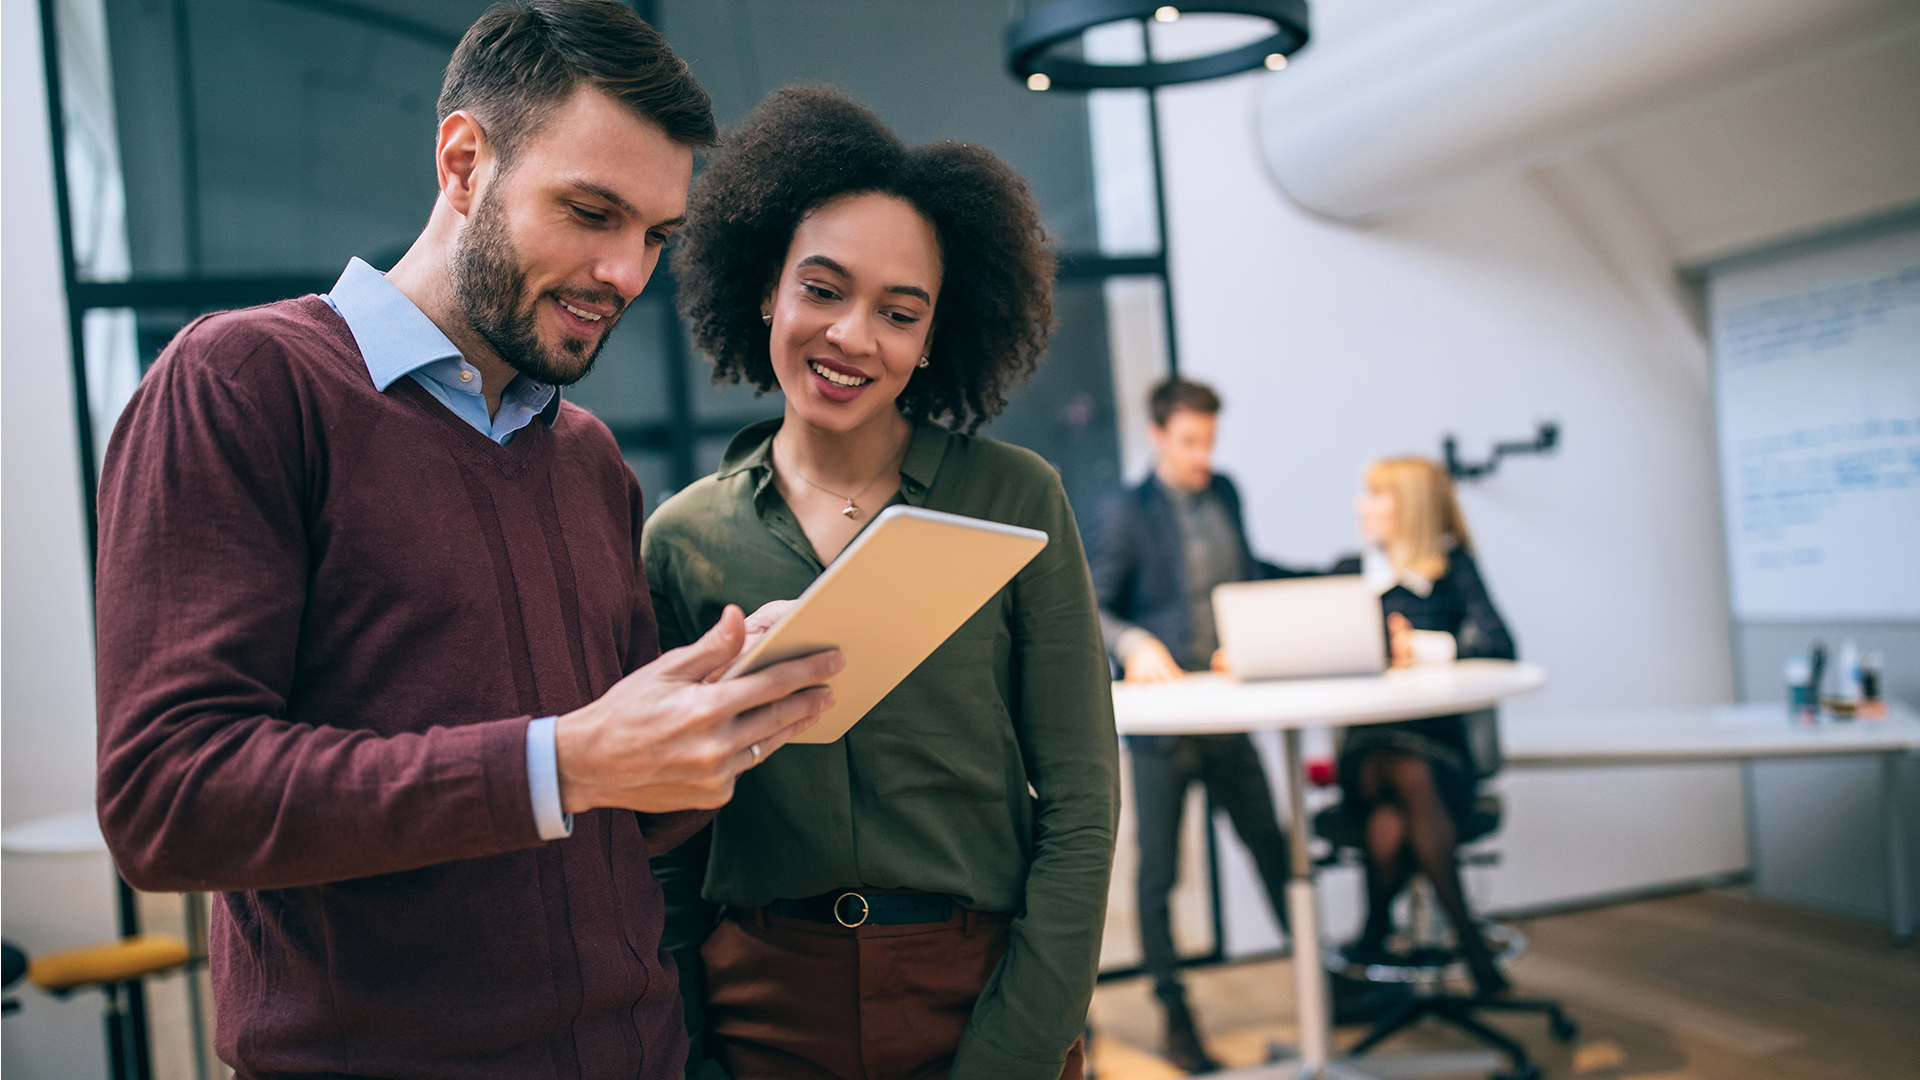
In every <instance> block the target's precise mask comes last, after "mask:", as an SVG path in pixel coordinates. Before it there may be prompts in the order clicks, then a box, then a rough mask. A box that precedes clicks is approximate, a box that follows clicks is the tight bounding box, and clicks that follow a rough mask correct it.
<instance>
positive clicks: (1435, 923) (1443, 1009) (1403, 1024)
mask: <svg viewBox="0 0 1920 1080" xmlns="http://www.w3.org/2000/svg"><path fill="white" fill-rule="evenodd" d="M1467 735H1468V740H1469V746H1470V749H1471V750H1472V752H1473V760H1474V764H1475V766H1476V769H1477V771H1478V774H1479V777H1478V778H1479V779H1485V778H1486V777H1488V776H1491V775H1493V774H1494V773H1496V772H1498V771H1499V770H1500V762H1501V757H1500V727H1499V719H1498V716H1497V715H1496V714H1495V712H1494V711H1493V710H1492V709H1485V710H1482V711H1480V712H1477V713H1472V714H1469V715H1468V717H1467ZM1500 817H1501V805H1500V798H1499V796H1497V795H1490V794H1482V795H1480V796H1479V797H1478V798H1476V799H1475V800H1474V806H1473V810H1472V812H1471V813H1469V814H1468V815H1467V819H1466V820H1465V821H1463V822H1461V823H1460V830H1459V840H1458V843H1459V844H1460V845H1461V846H1462V847H1464V846H1465V845H1467V844H1470V843H1472V842H1474V841H1476V840H1480V839H1483V838H1485V837H1487V836H1489V835H1491V834H1492V833H1493V832H1494V831H1495V830H1497V829H1498V828H1499V827H1500ZM1313 830H1314V833H1315V835H1317V836H1319V837H1320V838H1321V839H1323V840H1326V841H1327V842H1328V843H1330V844H1332V845H1333V849H1332V851H1331V852H1330V853H1329V854H1328V855H1327V857H1326V858H1325V859H1323V860H1322V862H1323V863H1339V862H1345V861H1349V860H1351V861H1359V862H1364V860H1365V858H1366V823H1365V822H1364V821H1363V820H1361V819H1360V818H1359V817H1358V816H1356V815H1354V814H1351V813H1348V812H1347V808H1346V806H1345V805H1344V804H1336V805H1334V806H1330V807H1328V808H1326V809H1324V810H1322V811H1320V812H1319V813H1318V814H1316V815H1314V819H1313ZM1499 858H1500V857H1499V854H1498V853H1497V852H1492V851H1476V852H1462V853H1461V854H1460V857H1459V862H1460V865H1461V866H1463V867H1465V866H1489V865H1493V864H1494V863H1497V862H1499ZM1429 889H1430V886H1429V885H1428V883H1427V881H1426V880H1425V878H1416V879H1415V881H1414V883H1413V885H1412V887H1411V889H1410V891H1411V894H1412V895H1411V897H1410V901H1411V912H1412V919H1411V922H1412V923H1413V926H1412V927H1411V933H1410V934H1409V935H1408V937H1409V944H1408V946H1407V947H1406V948H1404V949H1401V950H1399V951H1398V954H1397V959H1398V960H1399V962H1398V963H1394V964H1356V963H1353V962H1351V961H1349V960H1348V959H1347V958H1346V956H1345V955H1344V954H1342V953H1341V952H1340V950H1339V948H1338V947H1333V946H1329V947H1328V948H1327V949H1326V964H1327V967H1328V968H1329V970H1332V971H1336V972H1340V973H1341V974H1344V975H1346V976H1348V977H1350V978H1356V979H1365V980H1368V981H1372V982H1386V983H1403V984H1408V985H1411V986H1412V987H1413V988H1414V993H1413V994H1412V995H1411V996H1410V997H1408V998H1407V999H1406V1000H1405V1001H1403V1002H1401V1003H1400V1004H1398V1005H1396V1006H1394V1007H1393V1008H1391V1009H1390V1010H1389V1011H1387V1012H1386V1013H1385V1014H1384V1015H1383V1016H1381V1017H1380V1019H1379V1020H1377V1021H1375V1023H1374V1025H1373V1028H1372V1030H1370V1031H1368V1032H1367V1035H1366V1037H1365V1038H1363V1039H1361V1040H1360V1041H1359V1042H1358V1043H1356V1044H1354V1046H1353V1048H1352V1049H1351V1050H1349V1051H1348V1056H1350V1057H1359V1056H1361V1055H1362V1054H1365V1053H1366V1052H1367V1051H1369V1050H1371V1049H1373V1048H1374V1047H1375V1046H1378V1045H1379V1044H1380V1043H1382V1042H1384V1041H1385V1040H1386V1039H1388V1038H1390V1037H1392V1036H1393V1035H1395V1034H1398V1033H1399V1032H1401V1031H1403V1030H1405V1029H1407V1028H1409V1027H1412V1026H1413V1025H1414V1024H1417V1023H1419V1022H1420V1021H1421V1020H1423V1019H1425V1018H1427V1017H1433V1018H1435V1019H1437V1020H1440V1021H1442V1022H1444V1023H1446V1024H1448V1025H1450V1026H1452V1027H1454V1028H1457V1029H1459V1030H1460V1031H1463V1032H1465V1033H1467V1034H1468V1035H1471V1036H1473V1037H1474V1038H1475V1039H1478V1040H1479V1041H1480V1042H1482V1043H1484V1044H1486V1045H1488V1046H1490V1047H1492V1048H1494V1049H1495V1050H1498V1051H1500V1052H1501V1053H1502V1054H1505V1055H1506V1057H1507V1061H1508V1064H1509V1066H1510V1067H1509V1068H1508V1070H1507V1071H1506V1072H1504V1073H1495V1074H1494V1075H1493V1077H1492V1078H1490V1080H1539V1078H1540V1076H1541V1075H1542V1074H1541V1071H1540V1066H1539V1064H1538V1063H1536V1062H1534V1061H1533V1060H1531V1059H1530V1058H1529V1057H1528V1056H1527V1051H1526V1048H1524V1047H1522V1046H1521V1045H1520V1044H1519V1043H1518V1042H1515V1041H1514V1040H1513V1039H1512V1038H1509V1037H1508V1036H1507V1035H1506V1034H1504V1033H1502V1032H1500V1031H1497V1030H1495V1029H1494V1028H1492V1027H1489V1026H1488V1025H1486V1024H1485V1023H1483V1022H1481V1020H1480V1019H1479V1017H1478V1016H1477V1015H1476V1014H1478V1013H1491V1012H1505V1013H1516V1012H1517V1013H1542V1014H1544V1015H1545V1016H1546V1017H1547V1030H1548V1031H1549V1032H1550V1033H1551V1034H1552V1035H1553V1037H1554V1038H1555V1039H1558V1040H1560V1041H1561V1042H1570V1041H1572V1039H1573V1037H1574V1036H1575V1035H1576V1034H1578V1032H1579V1028H1578V1026H1577V1025H1576V1024H1575V1023H1574V1021H1573V1019H1572V1018H1571V1017H1569V1016H1567V1014H1566V1010H1565V1009H1564V1008H1562V1006H1561V1004H1560V1003H1559V1002H1557V1001H1551V1000H1546V999H1539V998H1518V997H1500V998H1492V999H1482V998H1478V997H1474V996H1471V995H1466V994H1455V993H1450V992H1448V991H1447V989H1446V978H1447V976H1448V975H1449V974H1455V975H1457V974H1461V973H1463V972H1464V971H1465V966H1466V965H1465V961H1464V960H1463V959H1462V958H1461V956H1460V954H1459V951H1458V949H1457V948H1455V947H1454V946H1453V945H1452V944H1451V943H1449V942H1447V941H1446V940H1445V938H1444V937H1443V935H1442V934H1441V933H1440V923H1441V922H1442V921H1443V920H1442V919H1440V918H1439V917H1438V916H1437V915H1436V913H1435V912H1434V910H1433V908H1434V904H1433V901H1432V896H1431V895H1430V893H1429ZM1480 932H1481V934H1482V936H1484V937H1485V938H1486V939H1487V940H1488V942H1489V943H1490V944H1492V945H1493V946H1494V947H1495V950H1496V951H1495V954H1494V963H1495V964H1497V965H1499V966H1500V967H1502V968H1506V967H1510V966H1512V964H1513V962H1514V961H1516V960H1518V959H1519V958H1520V956H1521V954H1522V953H1524V952H1525V951H1526V946H1527V939H1526V936H1525V935H1524V934H1522V933H1521V932H1520V931H1519V930H1517V929H1515V928H1513V927H1510V926H1502V925H1499V924H1496V923H1483V924H1481V927H1480Z"/></svg>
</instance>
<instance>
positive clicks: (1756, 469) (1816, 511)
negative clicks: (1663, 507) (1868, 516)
mask: <svg viewBox="0 0 1920 1080" xmlns="http://www.w3.org/2000/svg"><path fill="white" fill-rule="evenodd" d="M1735 455H1736V460H1737V462H1738V476H1737V478H1736V492H1737V494H1736V504H1735V505H1736V507H1737V513H1738V515H1739V520H1738V521H1737V522H1736V524H1735V527H1736V528H1737V529H1738V531H1739V532H1740V534H1741V537H1740V539H1741V541H1742V543H1741V544H1740V545H1739V547H1740V548H1741V549H1743V550H1744V551H1745V553H1746V555H1747V557H1748V558H1749V559H1750V560H1751V564H1752V567H1753V569H1756V570H1774V569H1779V568H1781V567H1788V566H1818V565H1819V564H1820V563H1822V562H1823V561H1825V555H1826V552H1825V548H1824V546H1823V545H1821V544H1819V543H1811V544H1808V543H1801V544H1798V545H1794V544H1793V543H1792V539H1793V537H1794V536H1795V535H1796V533H1795V532H1794V527H1795V526H1819V525H1821V524H1822V523H1823V522H1824V521H1825V519H1826V517H1827V516H1828V514H1829V513H1831V512H1833V511H1835V510H1836V509H1839V508H1841V507H1842V506H1843V504H1844V503H1845V501H1847V500H1850V499H1856V498H1861V497H1870V496H1872V495H1873V494H1874V493H1876V492H1885V491H1891V490H1895V489H1904V488H1915V489H1920V417H1913V418H1910V419H1909V418H1898V419H1890V420H1864V421H1859V422H1855V423H1845V424H1828V425H1826V426H1824V427H1816V428H1799V429H1796V430H1793V431H1787V432H1781V433H1778V434H1774V435H1768V436H1765V437H1761V438H1746V439H1741V440H1739V441H1738V443H1737V444H1736V446H1735ZM1797 535H1799V536H1801V537H1804V536H1806V535H1809V534H1807V533H1804V532H1802V533H1798V534H1797ZM1812 535H1818V531H1817V530H1816V531H1815V532H1814V533H1813V534H1812Z"/></svg>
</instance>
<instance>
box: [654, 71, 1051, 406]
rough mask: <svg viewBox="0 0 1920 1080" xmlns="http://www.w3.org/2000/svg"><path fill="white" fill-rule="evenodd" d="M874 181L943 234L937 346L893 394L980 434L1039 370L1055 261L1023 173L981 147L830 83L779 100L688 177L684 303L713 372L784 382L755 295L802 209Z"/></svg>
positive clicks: (727, 378) (768, 279)
mask: <svg viewBox="0 0 1920 1080" xmlns="http://www.w3.org/2000/svg"><path fill="white" fill-rule="evenodd" d="M869 192H877V193H883V194H888V195H893V196H896V197H898V198H900V199H903V200H905V201H906V202H907V203H908V204H910V205H911V206H913V208H914V209H915V210H918V211H919V212H920V214H921V215H922V216H923V217H925V218H926V219H927V221H928V222H929V223H930V224H931V225H932V226H933V231H934V234H935V235H936V236H937V237H938V238H939V242H940V262H941V285H940V295H939V297H938V298H937V300H936V302H935V307H934V316H933V332H932V337H931V339H930V342H929V344H930V346H931V347H930V349H929V350H928V355H929V357H930V358H931V360H932V364H931V365H930V366H928V367H926V368H921V369H918V370H916V371H915V372H914V374H913V379H912V381H911V382H909V383H908V384H907V388H906V389H905V390H903V391H901V393H900V397H899V398H898V399H897V400H896V402H895V404H896V405H897V406H898V407H899V409H900V412H901V413H902V414H903V415H905V416H906V417H907V418H908V419H910V420H918V419H923V418H924V419H933V420H941V419H944V420H945V421H946V422H947V423H948V424H949V425H950V426H951V427H952V428H953V429H954V430H956V431H958V430H965V431H969V432H971V431H977V430H979V428H980V425H982V424H984V423H986V422H987V421H989V420H991V419H993V418H994V417H995V416H997V415H999V413H1000V410H1001V408H1003V407H1004V406H1005V405H1006V394H1007V392H1008V391H1010V390H1012V389H1013V388H1014V387H1016V386H1018V385H1019V384H1020V383H1021V382H1023V381H1025V379H1026V377H1027V376H1028V375H1030V374H1032V372H1033V369H1034V366H1035V365H1036V364H1038V363H1039V360H1040V356H1041V354H1042V353H1044V352H1046V349H1047V338H1048V335H1049V334H1050V333H1051V332H1052V329H1053V274H1054V258H1053V255H1052V253H1051V252H1049V251H1048V250H1047V247H1046V232H1045V229H1044V228H1043V227H1042V226H1041V223H1040V208H1039V207H1038V206H1037V205H1036V204H1035V203H1034V200H1033V194H1032V193H1031V192H1030V191H1029V190H1028V189H1027V182H1026V181H1025V180H1023V179H1021V177H1020V175H1019V174H1018V173H1016V172H1014V171H1013V170H1012V169H1010V168H1008V167H1007V165H1006V164H1005V163H1004V162H1002V161H1001V160H1000V159H999V158H997V157H995V156H993V153H992V152H991V151H989V150H987V149H985V148H984V147H980V146H974V145H971V144H968V143H960V142H953V141H950V140H949V141H944V142H937V143H929V144H927V145H925V146H915V147H908V146H907V145H906V144H905V143H903V142H901V141H900V139H899V138H898V137H896V136H895V135H894V134H893V132H891V131H889V130H888V129H887V126H886V125H885V124H884V123H882V122H881V121H880V118H879V117H878V116H875V115H874V114H873V113H872V112H871V111H869V110H868V109H866V108H865V107H863V106H861V105H858V104H855V103H854V102H853V101H851V100H850V99H848V98H847V97H846V96H844V95H843V94H841V93H840V92H839V91H836V90H831V89H827V88H824V87H789V88H787V89H785V90H780V91H777V92H775V93H774V94H772V95H771V96H769V97H768V98H767V99H766V100H765V101H763V102H761V103H760V105H759V106H758V107H757V108H755V109H754V110H753V112H752V113H751V114H749V115H748V116H747V118H746V120H745V121H744V122H743V123H742V124H741V126H740V128H739V129H738V130H737V131H735V132H733V133H732V134H731V135H730V136H728V138H727V140H726V142H725V143H724V145H723V146H722V148H721V150H720V151H719V152H718V153H716V154H715V155H714V157H713V158H712V159H711V160H710V161H709V163H708V165H707V169H706V171H705V172H704V173H702V174H701V175H700V178H699V179H698V180H696V181H695V182H694V185H693V193H692V194H691V196H689V198H688V201H687V224H686V226H685V227H684V228H682V229H681V231H680V238H681V240H680V244H679V247H678V249H677V250H675V251H674V253H673V276H674V280H675V281H676V282H677V283H678V285H679V290H680V314H681V317H682V318H684V319H685V320H686V322H687V326H688V327H689V329H691V331H692V332H693V339H694V341H695V342H696V343H697V344H698V345H699V347H700V349H701V350H702V351H703V352H705V353H706V354H707V356H708V357H709V358H711V359H712V361H713V380H714V381H715V382H717V383H723V382H731V383H738V382H746V383H751V384H752V385H754V386H756V387H758V388H759V389H760V390H762V391H767V390H772V389H774V388H775V387H777V386H778V385H779V383H778V380H776V379H775V377H774V372H773V358H772V356H771V355H770V354H769V352H768V336H767V328H766V326H765V324H763V323H762V322H761V320H760V304H761V301H762V300H763V299H764V298H765V297H766V294H767V292H768V290H769V289H771V288H772V287H773V286H774V285H775V284H776V283H777V282H778V281H779V279H780V270H781V266H782V264H783V263H784V262H785V260H786V256H787V248H788V246H789V245H790V244H791V243H792V242H793V233H794V230H795V229H797V228H798V227H799V225H800V221H801V219H802V218H804V217H805V216H806V215H807V214H808V213H810V212H812V211H813V210H815V209H818V208H819V207H820V206H821V205H822V204H824V203H827V202H829V201H831V200H833V199H835V198H838V197H840V196H843V195H855V194H864V193H869Z"/></svg>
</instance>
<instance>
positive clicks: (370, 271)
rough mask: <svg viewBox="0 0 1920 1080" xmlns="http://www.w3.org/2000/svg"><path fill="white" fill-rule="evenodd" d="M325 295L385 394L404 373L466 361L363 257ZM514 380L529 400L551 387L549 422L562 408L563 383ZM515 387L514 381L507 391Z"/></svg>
mask: <svg viewBox="0 0 1920 1080" xmlns="http://www.w3.org/2000/svg"><path fill="white" fill-rule="evenodd" d="M326 301H327V303H329V304H331V305H332V306H333V310H335V311H337V312H339V313H340V318H341V319H343V320H345V321H346V324H347V329H348V330H350V331H352V332H353V340H354V344H356V345H358V346H359V347H360V357H361V359H363V360H365V361H366V364H367V375H368V377H369V378H371V379H372V380H373V388H374V389H375V390H378V391H380V392H381V393H383V394H384V393H386V392H387V387H389V386H392V385H393V384H394V383H395V382H398V381H399V380H400V378H401V377H402V376H405V375H411V374H413V373H415V372H417V371H420V370H421V369H423V368H427V367H429V366H431V365H433V364H436V363H439V362H440V361H443V360H451V361H453V362H454V363H455V364H459V363H463V362H464V358H463V357H462V356H461V355H460V350H459V348H458V347H456V346H455V345H454V343H453V342H452V341H451V340H449V339H448V337H447V335H446V334H444V333H441V332H440V328H439V327H438V326H435V325H434V324H433V320H432V319H429V318H427V315H426V312H424V311H421V310H420V308H419V307H418V306H416V305H415V304H414V302H413V301H412V300H410V299H408V298H407V294H406V293H403V292H401V291H400V289H399V287H398V286H396V285H395V284H394V283H393V282H391V281H388V280H387V275H385V274H383V273H381V272H380V271H378V270H375V269H374V268H373V267H372V266H371V265H369V264H368V263H367V262H366V261H365V260H363V259H360V258H357V257H356V258H354V259H351V260H349V261H348V263H347V268H346V269H345V270H344V271H342V272H341V274H340V280H338V281H336V282H334V283H333V291H332V292H330V293H328V294H327V296H326ZM514 383H525V384H526V385H525V386H524V387H521V388H520V390H521V396H522V397H524V398H526V399H527V400H529V401H533V400H539V398H540V397H541V396H542V393H543V391H552V393H550V394H548V395H546V397H547V400H545V401H544V402H543V403H542V406H541V409H540V412H539V416H540V419H541V420H543V421H545V422H546V423H547V424H548V425H549V426H551V425H552V423H553V420H554V417H556V416H558V415H559V413H560V394H559V393H558V389H559V388H558V387H554V386H550V385H548V384H546V383H541V382H535V381H534V380H532V379H529V378H527V377H526V376H524V375H522V376H519V377H517V378H516V379H515V380H514ZM513 389H514V387H513V386H512V385H510V386H509V391H510V392H511V391H512V390H513Z"/></svg>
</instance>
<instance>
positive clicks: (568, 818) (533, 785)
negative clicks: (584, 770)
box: [527, 716, 573, 840]
mask: <svg viewBox="0 0 1920 1080" xmlns="http://www.w3.org/2000/svg"><path fill="white" fill-rule="evenodd" d="M559 719H560V718H559V717H557V716H548V717H543V718H542V719H539V720H535V721H534V722H533V723H531V724H528V725H527V793H528V794H529V795H530V796H532V798H533V827H534V828H535V829H536V830H538V831H539V833H540V839H542V840H564V839H565V838H567V837H569V836H572V835H573V815H572V814H569V813H566V812H565V811H563V810H561V809H560V755H559V753H558V752H557V751H556V750H555V749H554V745H553V729H554V725H555V724H556V723H558V721H559Z"/></svg>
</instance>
